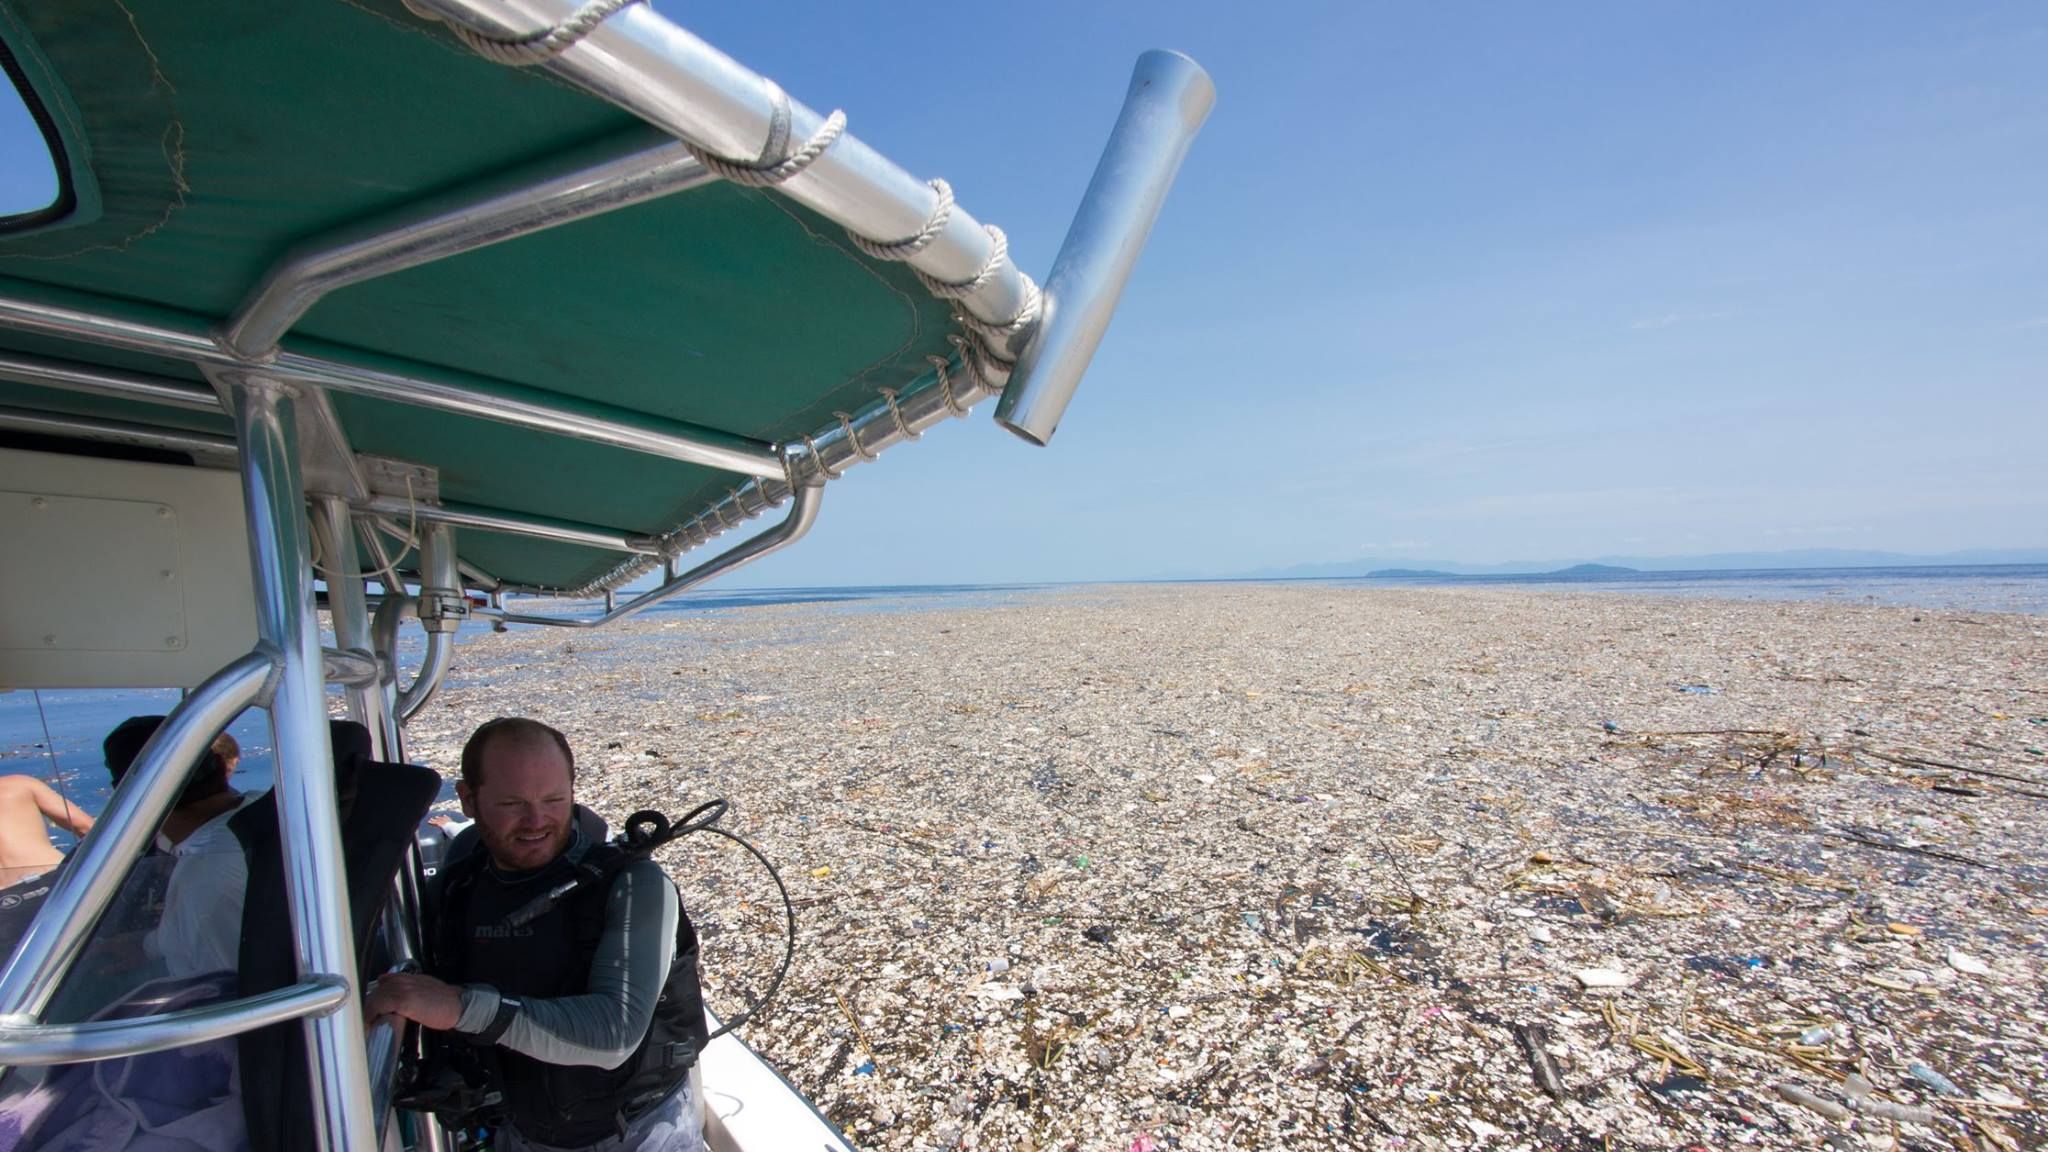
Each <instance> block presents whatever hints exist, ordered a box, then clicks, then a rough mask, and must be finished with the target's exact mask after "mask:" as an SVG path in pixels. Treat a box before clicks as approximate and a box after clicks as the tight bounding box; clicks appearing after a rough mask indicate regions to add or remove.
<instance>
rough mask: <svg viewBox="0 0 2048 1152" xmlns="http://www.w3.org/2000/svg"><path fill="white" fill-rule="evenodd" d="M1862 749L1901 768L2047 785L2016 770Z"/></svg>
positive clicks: (1868, 754)
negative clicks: (1945, 770)
mask: <svg viewBox="0 0 2048 1152" xmlns="http://www.w3.org/2000/svg"><path fill="white" fill-rule="evenodd" d="M1862 751H1863V753H1864V754H1865V755H1867V756H1875V757H1876V758H1878V759H1879V760H1882V761H1884V762H1885V763H1887V764H1897V765H1899V766H1900V767H1903V768H1943V769H1947V770H1948V771H1950V772H1966V773H1969V774H1970V775H1972V776H1989V777H1992V778H1993V779H1996V780H2014V781H2017V782H2019V783H2021V784H2032V785H2035V786H2036V787H2043V786H2048V780H2043V779H2041V778H2039V777H2037V776H2023V775H2021V774H2019V773H2018V772H2002V771H2000V770H1998V769H1996V768H1972V767H1971V766H1970V765H1968V764H1952V763H1950V762H1949V761H1947V760H1932V759H1929V758H1927V757H1925V756H1890V755H1886V754H1885V753H1883V752H1878V751H1875V750H1873V749H1869V748H1865V749H1862Z"/></svg>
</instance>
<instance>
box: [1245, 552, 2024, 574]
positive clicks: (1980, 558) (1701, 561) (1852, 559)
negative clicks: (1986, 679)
mask: <svg viewBox="0 0 2048 1152" xmlns="http://www.w3.org/2000/svg"><path fill="white" fill-rule="evenodd" d="M1966 564H2048V548H1978V549H1971V550H1968V551H1963V552H1944V553H1941V554H1939V555H1933V556H1928V555H1914V554H1912V553H1907V552H1873V551H1859V550H1854V549H1845V548H1806V549H1800V550H1797V551H1791V552H1715V553H1711V554H1708V555H1702V556H1597V557H1594V558H1592V559H1590V560H1575V559H1568V560H1550V561H1515V562H1512V563H1507V564H1463V563H1459V562H1457V561H1450V560H1428V561H1421V562H1418V561H1415V560H1409V559H1399V558H1395V557H1366V558H1362V559H1357V560H1332V561H1325V562H1322V563H1315V564H1295V565H1291V566H1289V567H1286V568H1262V569H1259V570H1257V571H1254V572H1240V573H1237V574H1236V576H1237V578H1239V579H1250V580H1304V579H1320V578H1329V577H1346V576H1351V577H1357V576H1364V577H1373V576H1379V577H1390V576H1393V577H1400V576H1406V577H1424V576H1534V575H1558V574H1562V575H1598V574H1601V573H1606V574H1610V575H1619V574H1622V573H1626V572H1629V571H1636V572H1730V571H1743V570H1755V569H1773V568H1919V567H1928V566H1937V567H1940V566H1957V565H1966Z"/></svg>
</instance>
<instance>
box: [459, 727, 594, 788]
mask: <svg viewBox="0 0 2048 1152" xmlns="http://www.w3.org/2000/svg"><path fill="white" fill-rule="evenodd" d="M548 742H552V743H553V744H554V746H555V747H556V748H557V749H558V750H560V751H561V753H562V759H563V760H564V761H567V762H568V765H569V779H571V780H574V779H576V753H574V752H571V751H570V750H569V738H568V737H567V736H564V735H562V734H561V733H560V732H557V731H556V730H555V729H553V728H550V727H548V726H547V725H545V724H543V723H541V722H540V721H538V720H529V719H527V718H526V717H524V716H500V717H498V718H497V719H495V720H486V721H484V722H483V723H482V724H481V725H478V727H477V730H476V731H474V732H472V733H470V734H469V740H468V742H467V743H465V744H463V746H462V782H463V783H464V784H467V785H469V787H470V789H471V790H472V791H474V790H475V789H477V788H480V787H482V786H483V782H484V753H485V752H486V751H488V750H489V749H490V746H491V745H493V744H498V743H516V744H526V745H534V744H543V743H548Z"/></svg>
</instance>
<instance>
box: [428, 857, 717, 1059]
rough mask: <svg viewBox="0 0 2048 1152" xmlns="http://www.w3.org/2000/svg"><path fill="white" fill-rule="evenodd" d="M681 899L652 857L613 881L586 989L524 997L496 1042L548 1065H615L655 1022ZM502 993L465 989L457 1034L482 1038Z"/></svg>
mask: <svg viewBox="0 0 2048 1152" xmlns="http://www.w3.org/2000/svg"><path fill="white" fill-rule="evenodd" d="M681 916H682V900H681V898H680V897H678V896H677V895H676V886H675V885H674V884H673V883H671V882H670V880H669V878H668V877H667V876H666V875H664V874H663V873H662V871H661V867H660V865H658V864H656V863H654V861H652V860H635V861H634V862H633V863H631V864H628V865H627V866H626V867H625V869H624V870H623V871H621V872H620V873H619V875H618V878H617V879H616V880H614V881H613V882H612V891H611V897H610V898H609V899H608V900H607V901H606V903H605V915H604V935H603V936H601V937H599V939H598V943H597V955H595V956H594V957H592V958H591V961H590V983H589V984H588V985H586V987H587V988H588V989H589V990H588V991H586V992H583V993H580V994H578V995H575V996H560V997H556V998H555V999H552V1000H540V999H535V998H532V997H526V996H522V997H520V998H519V1003H520V1008H519V1014H518V1015H517V1016H515V1017H513V1020H512V1025H511V1027H509V1028H507V1029H505V1034H504V1035H502V1036H500V1037H498V1043H499V1045H500V1046H502V1047H505V1048H510V1049H511V1050H512V1051H514V1052H518V1053H522V1054H524V1055H527V1056H531V1057H533V1058H534V1059H535V1060H540V1061H543V1062H545V1063H548V1064H587V1065H594V1066H596V1067H599V1068H616V1067H618V1066H619V1065H620V1064H623V1063H625V1060H626V1057H628V1056H631V1055H632V1054H633V1050H634V1049H636V1048H638V1047H639V1046H640V1041H641V1040H642V1039H644V1038H645V1037H646V1036H647V1029H648V1026H649V1025H650V1024H652V1023H653V1021H654V1004H655V1001H656V1000H658V999H659V998H660V996H661V986H662V985H663V984H664V983H666V982H667V981H668V970H669V965H670V964H671V963H673V962H674V959H675V950H676V921H677V920H678V919H680V918H681ZM499 999H500V997H499V994H498V990H497V989H496V988H493V987H491V986H490V985H488V984H470V985H466V986H465V987H464V988H463V990H462V1018H461V1019H460V1020H457V1021H456V1023H455V1030H456V1031H457V1032H468V1033H472V1034H474V1033H478V1032H482V1031H484V1030H485V1029H487V1028H489V1027H490V1025H491V1021H492V1020H494V1019H495V1018H496V1017H497V1015H498V1002H499Z"/></svg>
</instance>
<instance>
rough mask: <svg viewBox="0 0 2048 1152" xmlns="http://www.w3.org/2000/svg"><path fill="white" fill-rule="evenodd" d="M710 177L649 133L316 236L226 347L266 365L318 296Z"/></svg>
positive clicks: (230, 331)
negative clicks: (266, 360)
mask: <svg viewBox="0 0 2048 1152" xmlns="http://www.w3.org/2000/svg"><path fill="white" fill-rule="evenodd" d="M713 179H714V177H713V176H712V175H711V173H710V172H707V171H706V170H705V169H704V166H703V165H702V164H700V163H698V162H697V160H696V158H695V157H693V156H691V155H690V151H689V149H687V148H685V147H683V146H682V145H681V144H678V143H676V142H675V141H673V140H664V139H662V138H661V137H660V136H659V135H658V134H656V133H653V132H649V131H647V130H645V129H636V130H633V131H629V132H624V133H621V134H619V135H618V136H615V137H613V138H611V139H609V140H605V141H602V142H600V143H599V144H597V145H595V146H593V147H589V148H583V149H579V150H576V151H574V152H570V153H566V154H564V155H561V156H556V157H550V158H548V159H547V160H546V161H543V162H542V163H540V164H538V165H534V166H532V167H528V168H524V169H521V170H519V171H517V172H512V173H507V174H505V175H502V176H497V177H493V178H491V179H489V180H486V181H483V182H480V183H477V184H473V185H469V186H466V187H462V188H458V189H456V190H455V191H454V192H452V193H449V194H445V195H440V196H435V197H432V198H429V199H427V200H424V201H421V202H419V203H416V204H408V205H406V206H405V207H403V208H400V209H398V210H396V211H394V212H390V213H386V214H384V215H382V216H378V217H376V218H374V219H370V220H365V221H360V222H358V223H355V224H350V225H348V226H346V227H343V228H342V229H340V230H338V231H335V232H330V233H327V234H325V235H321V236H315V237H312V238H311V239H309V240H307V241H305V242H304V243H302V244H300V245H298V246H297V247H295V248H293V249H292V250H291V251H290V252H289V253H287V254H286V255H285V256H284V257H283V258H282V259H280V260H279V261H278V262H277V263H276V264H275V265H273V266H272V267H271V269H270V270H269V271H268V272H266V273H265V274H264V276H263V280H262V282H261V283H260V284H258V285H257V286H256V288H255V290H254V291H252V292H251V293H250V294H249V297H248V298H247V299H246V300H244V301H243V302H242V305H241V307H240V308H237V309H236V310H235V315H234V317H233V318H232V319H231V320H229V321H228V323H227V324H226V325H225V326H224V327H223V328H222V330H221V336H220V341H221V343H222V344H224V345H225V346H226V347H227V348H228V350H229V351H231V352H233V353H235V354H236V355H237V356H240V357H242V358H244V359H248V360H257V361H260V360H265V359H268V358H269V356H270V355H271V354H272V353H274V352H276V351H277V342H278V341H279V340H281V339H283V338H284V334H285V333H286V332H288V331H290V330H291V327H292V325H293V324H295V323H297V322H298V319H299V317H301V316H304V315H305V314H306V312H307V311H309V310H310V309H311V308H312V307H313V305H315V304H317V303H319V301H320V299H321V297H323V296H325V295H327V294H328V293H329V292H332V291H334V290H335V289H337V288H343V287H346V286H348V285H350V284H357V283H361V282H362V281H364V280H369V279H373V278H375V277H378V276H387V275H390V274H391V273H393V272H399V271H403V270H404V269H407V268H414V267H417V266H419V265H421V264H427V263H430V262H432V261H435V260H440V259H443V258H445V257H448V256H453V255H456V254H459V253H463V252H471V251H475V250H476V249H478V248H483V247H486V246H488V245H492V244H496V243H499V242H501V241H505V240H512V239H515V238H517V237H520V236H530V235H532V234H534V233H536V232H540V231H544V230H546V229H549V228H553V227H556V226H557V225H561V224H567V223H570V222H572V221H576V220H583V219H587V218H589V217H592V216H596V215H599V214H601V213H605V212H610V211H614V210H616V209H619V208H625V207H629V206H631V205H634V204H639V203H643V202H645V201H648V200H653V199H656V198H658V197H662V196H667V195H669V194H671V193H674V192H681V191H684V190H686V189H690V188H695V187H698V186H699V185H703V184H708V183H710V182H711V181H712V180H713Z"/></svg>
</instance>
